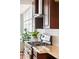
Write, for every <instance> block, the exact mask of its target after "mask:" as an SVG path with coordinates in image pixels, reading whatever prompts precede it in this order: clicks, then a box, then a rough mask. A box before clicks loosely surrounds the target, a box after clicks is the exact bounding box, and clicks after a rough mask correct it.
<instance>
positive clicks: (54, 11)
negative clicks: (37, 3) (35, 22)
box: [50, 0, 59, 29]
mask: <svg viewBox="0 0 79 59" xmlns="http://www.w3.org/2000/svg"><path fill="white" fill-rule="evenodd" d="M50 28H53V29H59V2H55V0H50Z"/></svg>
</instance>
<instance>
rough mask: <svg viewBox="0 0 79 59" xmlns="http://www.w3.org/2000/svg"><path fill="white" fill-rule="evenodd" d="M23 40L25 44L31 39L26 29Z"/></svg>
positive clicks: (22, 36)
mask: <svg viewBox="0 0 79 59" xmlns="http://www.w3.org/2000/svg"><path fill="white" fill-rule="evenodd" d="M21 39H22V40H23V42H24V41H29V40H30V39H31V35H30V34H29V33H28V32H27V31H26V29H25V30H24V33H22V34H21Z"/></svg>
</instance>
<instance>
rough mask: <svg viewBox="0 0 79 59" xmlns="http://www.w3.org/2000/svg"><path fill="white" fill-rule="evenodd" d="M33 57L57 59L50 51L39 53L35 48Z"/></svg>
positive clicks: (37, 58) (36, 58)
mask: <svg viewBox="0 0 79 59" xmlns="http://www.w3.org/2000/svg"><path fill="white" fill-rule="evenodd" d="M33 59H57V58H55V57H53V56H51V55H50V54H48V53H38V52H36V51H35V50H33Z"/></svg>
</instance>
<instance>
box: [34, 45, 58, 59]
mask: <svg viewBox="0 0 79 59" xmlns="http://www.w3.org/2000/svg"><path fill="white" fill-rule="evenodd" d="M33 49H35V51H37V52H38V53H40V54H42V53H48V54H50V55H52V56H54V57H56V58H57V59H58V58H59V49H58V47H57V46H54V45H52V46H35V47H33Z"/></svg>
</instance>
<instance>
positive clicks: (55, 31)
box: [37, 29, 59, 46]
mask: <svg viewBox="0 0 79 59" xmlns="http://www.w3.org/2000/svg"><path fill="white" fill-rule="evenodd" d="M37 31H38V32H40V33H48V34H49V35H52V37H53V38H52V39H53V45H56V46H59V29H37Z"/></svg>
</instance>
